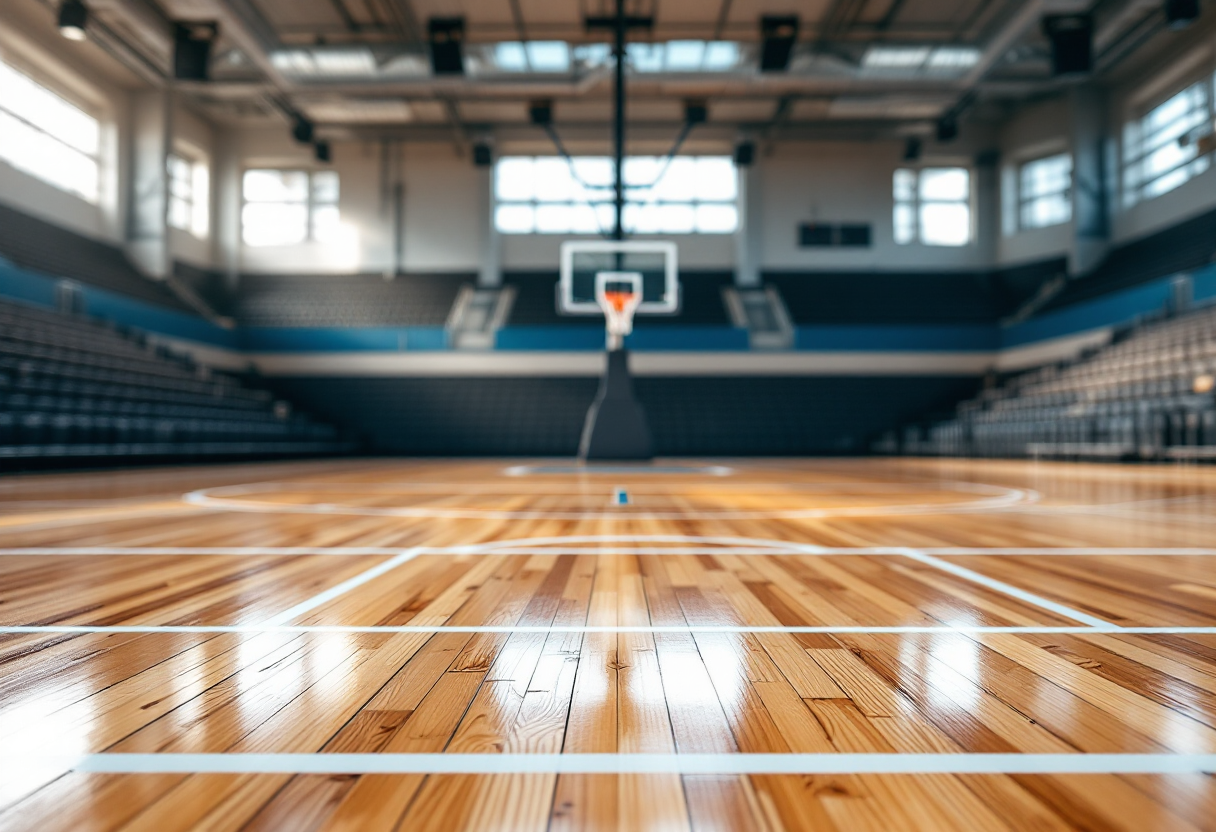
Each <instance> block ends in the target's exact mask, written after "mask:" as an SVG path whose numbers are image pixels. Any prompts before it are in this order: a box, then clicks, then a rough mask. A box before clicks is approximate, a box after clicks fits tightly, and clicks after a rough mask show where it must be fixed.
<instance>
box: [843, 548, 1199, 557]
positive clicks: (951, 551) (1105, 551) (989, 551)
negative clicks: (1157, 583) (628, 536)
mask: <svg viewBox="0 0 1216 832" xmlns="http://www.w3.org/2000/svg"><path fill="white" fill-rule="evenodd" d="M858 551H861V550H858ZM917 551H920V552H924V553H925V554H926V555H947V556H949V555H996V556H1014V555H1053V556H1056V555H1064V556H1072V557H1085V556H1095V555H1128V556H1131V555H1152V556H1154V557H1158V556H1159V557H1185V556H1191V555H1205V556H1206V555H1216V549H1197V548H1191V549H1185V548H1183V549H1153V548H1152V547H1146V546H1128V547H1117V546H1105V547H1104V546H1074V547H1058V548H1043V547H1039V548H1033V547H1000V546H997V547H989V548H986V547H983V546H948V547H943V548H938V549H929V548H923V549H918V550H917Z"/></svg>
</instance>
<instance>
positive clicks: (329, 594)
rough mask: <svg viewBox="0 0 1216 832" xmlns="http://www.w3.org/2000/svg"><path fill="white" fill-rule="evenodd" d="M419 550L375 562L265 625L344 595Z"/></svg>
mask: <svg viewBox="0 0 1216 832" xmlns="http://www.w3.org/2000/svg"><path fill="white" fill-rule="evenodd" d="M418 555H419V551H418V549H417V548H414V549H407V550H406V551H404V552H402V553H401V554H399V555H397V557H395V558H391V559H390V560H386V561H385V562H384V563H380V564H377V565H376V566H373V567H372V568H371V569H368V570H367V571H366V572H360V573H359V574H358V575H355V576H354V577H353V578H348V579H347V580H345V581H343V582H342V583H340V584H338V585H337V586H333V587H330V588H329V589H327V590H325V591H324V592H320V593H318V594H316V595H314V596H313V597H311V598H309V599H308V600H307V601H301V602H300V603H298V604H296V605H295V606H294V607H292V608H291V609H289V610H284V611H283V612H281V613H279V614H278V615H276V616H274V617H273V618H270V619H267V621H266V622H265V626H267V627H278V626H279V625H281V624H287V623H288V622H290V621H291V620H292V619H294V618H298V617H299V616H301V615H303V614H304V613H306V612H309V611H310V610H314V609H316V608H317V607H319V606H321V605H322V604H325V603H328V602H330V601H332V600H333V599H335V598H337V597H338V596H340V595H345V594H346V593H348V592H350V591H351V590H352V589H355V588H356V587H360V586H363V585H364V584H365V583H367V582H368V581H371V580H375V579H376V578H379V577H380V576H381V575H383V574H385V573H387V572H391V571H392V570H394V569H396V568H397V567H398V566H400V565H401V564H403V563H407V562H409V561H411V560H413V559H414V558H416V557H418Z"/></svg>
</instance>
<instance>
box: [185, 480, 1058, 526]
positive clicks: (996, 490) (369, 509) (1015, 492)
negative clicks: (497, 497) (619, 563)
mask: <svg viewBox="0 0 1216 832" xmlns="http://www.w3.org/2000/svg"><path fill="white" fill-rule="evenodd" d="M325 485H326V486H329V485H335V486H345V487H347V488H348V489H349V490H358V488H359V486H360V485H368V484H367V483H349V484H345V483H333V484H330V483H326V484H325ZM443 485H444V484H443V483H435V484H428V487H432V486H434V487H438V486H443ZM861 485H862V484H843V483H842V484H841V487H845V488H849V487H860V486H861ZM880 485H882V486H884V487H889V486H890V485H892V484H890V483H882V484H880ZM927 485H928V484H925V483H909V484H908V485H907V488H908V489H912V488H916V487H922V488H923V487H926V486H927ZM932 485H933V486H934V487H936V488H938V489H943V490H953V491H956V492H960V493H964V494H968V493H969V494H979V495H984V494H987V495H988V496H986V497H985V496H981V498H980V499H978V500H974V501H972V502H969V503H954V504H941V503H927V504H910V505H889V506H852V507H850V506H845V507H838V508H830V509H829V508H811V509H772V510H742V509H723V510H715V511H711V510H679V511H675V510H641V511H622V510H621V509H609V510H607V511H591V510H572V511H561V510H548V509H519V510H506V509H475V508H437V507H430V506H413V507H405V506H348V505H335V504H333V503H268V502H257V501H254V500H245V499H233V497H244V496H247V495H254V494H267V493H275V492H278V493H283V492H284V491H292V490H304V489H307V488H308V487H310V484H308V483H280V482H261V483H248V484H245V485H226V486H218V487H214V488H200V489H197V490H195V491H190V492H187V493H185V494H183V495H182V497H181V499H182V501H183V502H185V503H187V504H189V505H195V506H203V507H208V508H214V509H222V510H227V511H236V512H248V513H253V514H321V515H327V516H333V515H348V516H357V517H416V518H430V519H474V520H482V519H484V520H611V521H617V520H620V521H626V520H759V519H787V520H793V519H826V518H832V517H887V516H907V515H921V514H956V513H960V512H975V511H992V510H1003V509H1007V508H1010V507H1013V506H1018V505H1027V504H1032V503H1037V502H1038V501H1039V500H1040V499H1041V497H1042V495H1040V494H1039V492H1037V491H1034V490H1033V489H1017V488H1008V487H1006V486H999V485H989V484H987V483H975V482H945V483H933V484H932ZM467 487H468V486H467V484H466V485H463V486H452V487H451V492H444V493H453V494H460V493H462V488H467ZM428 493H432V492H428ZM511 493H514V492H511Z"/></svg>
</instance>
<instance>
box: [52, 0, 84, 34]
mask: <svg viewBox="0 0 1216 832" xmlns="http://www.w3.org/2000/svg"><path fill="white" fill-rule="evenodd" d="M88 25H89V10H88V8H87V7H86V6H85V4H84V3H82V2H81V0H63V4H62V5H61V6H60V7H59V34H61V35H63V36H64V37H65V38H67V39H68V40H84V39H85V38H87V37H88V32H86V31H85V27H87V26H88Z"/></svg>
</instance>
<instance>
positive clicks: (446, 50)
mask: <svg viewBox="0 0 1216 832" xmlns="http://www.w3.org/2000/svg"><path fill="white" fill-rule="evenodd" d="M427 36H428V39H429V41H430V46H431V72H433V73H434V74H435V75H463V74H464V18H463V17H432V18H431V19H430V21H429V22H428V23H427Z"/></svg>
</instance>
